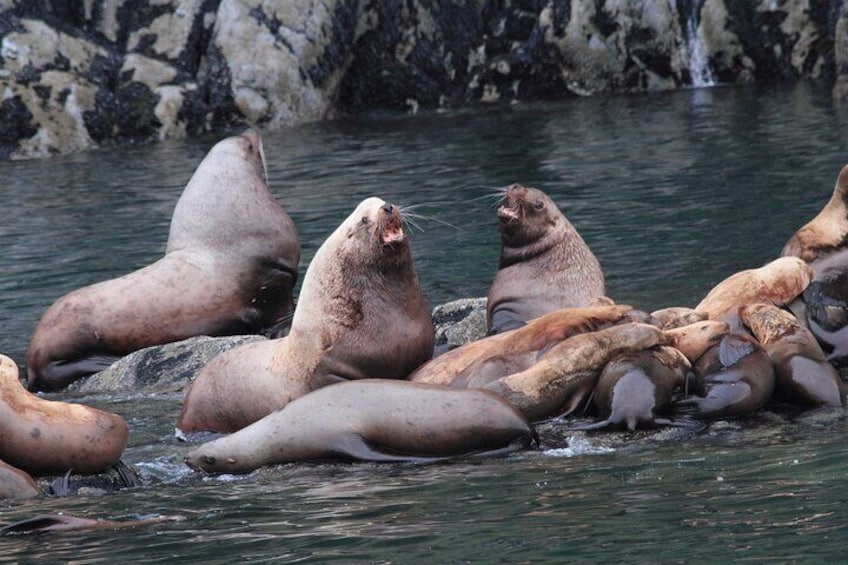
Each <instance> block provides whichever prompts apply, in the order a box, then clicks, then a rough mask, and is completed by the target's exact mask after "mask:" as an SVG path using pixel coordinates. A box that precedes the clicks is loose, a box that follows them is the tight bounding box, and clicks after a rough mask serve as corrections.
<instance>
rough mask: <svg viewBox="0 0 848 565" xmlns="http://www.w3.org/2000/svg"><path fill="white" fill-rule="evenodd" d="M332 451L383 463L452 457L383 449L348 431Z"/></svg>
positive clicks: (348, 457) (430, 460) (356, 458)
mask: <svg viewBox="0 0 848 565" xmlns="http://www.w3.org/2000/svg"><path fill="white" fill-rule="evenodd" d="M332 452H333V454H334V455H337V456H338V457H339V458H341V459H353V460H356V461H377V462H381V463H393V462H394V463H397V462H410V463H430V462H435V461H444V460H447V459H451V457H447V456H444V455H436V456H427V455H411V454H404V453H398V452H396V451H392V450H386V449H381V448H380V447H378V446H375V445H372V444H370V443H368V441H366V439H365V438H364V437H362V436H361V435H359V434H357V433H353V432H351V433H346V434H343V435H341V436H340V437H339V438H338V440H337V441H336V443H335V445H333V448H332Z"/></svg>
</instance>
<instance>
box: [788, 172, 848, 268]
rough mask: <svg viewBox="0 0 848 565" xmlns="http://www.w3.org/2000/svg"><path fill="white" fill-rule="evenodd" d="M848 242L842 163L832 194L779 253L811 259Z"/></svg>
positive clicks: (847, 185) (846, 176)
mask: <svg viewBox="0 0 848 565" xmlns="http://www.w3.org/2000/svg"><path fill="white" fill-rule="evenodd" d="M846 245H848V165H846V166H844V167H842V170H841V171H839V176H838V177H837V178H836V185H835V186H834V187H833V194H832V195H831V197H830V200H828V202H827V204H825V205H824V207H823V208H822V209H821V211H820V212H819V213H818V214H817V215H816V217H815V218H813V219H812V220H810V221H809V222H807V223H806V224H804V225H803V226H802V227H801V228H800V229H799V230H798V231H797V232H795V234H794V235H793V236H792V237H790V238H789V240H788V241H787V242H786V244H785V245H784V246H783V251H782V252H781V255H782V256H784V257H785V256H793V257H800V258H801V259H802V260H804V261H806V262H807V263H812V262H813V261H816V260H817V259H820V258H822V257H823V256H825V255H829V254H831V253H833V252H834V251H837V250H840V249H843V248H845V247H846Z"/></svg>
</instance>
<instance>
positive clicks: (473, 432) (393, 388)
mask: <svg viewBox="0 0 848 565" xmlns="http://www.w3.org/2000/svg"><path fill="white" fill-rule="evenodd" d="M534 437H535V432H534V431H533V428H532V427H531V426H530V424H529V423H528V422H527V420H526V419H525V418H524V417H523V416H522V415H521V414H520V413H519V412H518V411H517V410H515V408H513V407H512V406H510V405H509V404H508V403H506V402H504V401H503V400H502V399H500V398H498V397H497V396H496V395H494V394H492V393H490V392H486V391H482V390H450V389H446V388H444V387H440V386H436V385H425V384H417V383H410V382H405V381H391V380H385V379H364V380H359V381H348V382H344V383H337V384H334V385H332V386H327V387H324V388H322V389H320V390H316V391H313V392H310V393H309V394H307V395H305V396H302V397H301V398H298V399H296V400H294V401H292V402H291V403H289V404H288V405H286V407H285V408H283V409H282V410H278V411H276V412H274V413H272V414H270V415H268V416H266V417H265V418H262V419H261V420H259V421H258V422H255V423H253V424H251V425H250V426H248V427H246V428H243V429H241V430H240V431H238V432H235V433H233V434H230V435H228V436H226V437H223V438H220V439H216V440H214V441H211V442H209V443H206V444H203V445H201V446H200V447H198V448H197V449H196V450H194V451H192V452H191V453H189V454H188V456H187V457H186V464H188V466H189V467H191V468H192V469H195V470H197V471H201V472H204V473H209V474H220V473H249V472H250V471H252V470H254V469H256V468H258V467H262V466H265V465H274V464H278V463H286V462H291V461H309V460H338V459H342V460H365V461H426V460H438V459H445V458H449V457H457V456H462V455H469V454H478V453H484V454H485V453H487V452H488V453H490V454H494V453H505V452H508V451H511V450H515V449H520V448H525V447H527V446H528V445H529V444H530V443H531V441H532V440H533V439H534Z"/></svg>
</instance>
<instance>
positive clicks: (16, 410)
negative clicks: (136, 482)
mask: <svg viewBox="0 0 848 565" xmlns="http://www.w3.org/2000/svg"><path fill="white" fill-rule="evenodd" d="M128 434H129V428H128V427H127V423H126V422H125V421H124V419H123V418H121V417H120V416H118V415H116V414H111V413H109V412H104V411H102V410H97V409H95V408H89V407H88V406H83V405H81V404H71V403H68V402H55V401H51V400H44V399H42V398H39V397H37V396H35V395H33V394H31V393H29V392H27V390H26V389H25V388H24V387H23V386H22V385H21V382H20V380H18V367H17V365H15V362H14V361H12V360H11V359H9V358H8V357H6V356H5V355H0V459H2V460H3V461H6V462H7V463H9V464H10V465H13V466H15V467H18V468H20V469H22V470H24V471H26V472H27V473H30V474H32V475H51V474H61V473H65V472H66V471H68V470H71V469H72V470H73V471H74V472H75V473H81V474H94V473H99V472H102V471H105V470H106V469H108V468H109V467H111V466H112V465H115V464H116V463H117V462H118V460H119V459H120V457H121V454H122V453H123V451H124V447H126V445H127V436H128Z"/></svg>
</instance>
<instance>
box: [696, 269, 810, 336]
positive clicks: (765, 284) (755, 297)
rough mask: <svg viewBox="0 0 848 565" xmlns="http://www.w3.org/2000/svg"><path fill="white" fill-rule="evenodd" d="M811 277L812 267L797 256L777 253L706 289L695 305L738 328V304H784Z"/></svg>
mask: <svg viewBox="0 0 848 565" xmlns="http://www.w3.org/2000/svg"><path fill="white" fill-rule="evenodd" d="M812 278H813V270H812V269H811V268H810V266H809V265H807V264H806V263H805V262H804V261H802V260H801V259H798V258H797V257H781V258H779V259H775V260H774V261H772V262H771V263H768V264H766V265H764V266H762V267H760V268H758V269H747V270H744V271H739V272H738V273H735V274H733V275H731V276H729V277H727V278H726V279H724V280H723V281H721V282H720V283H718V284H717V285H716V286H715V287H713V289H712V290H711V291H710V292H709V293H707V296H706V297H704V299H703V300H701V302H700V303H699V304H698V305H697V306H696V307H695V310H697V311H698V312H703V313H705V314H706V315H707V316H708V318H709V319H710V320H720V321H723V322H727V323H728V324H730V326H731V329H734V330H736V329H739V324H740V323H739V314H738V312H739V307H740V306H744V305H745V304H751V303H754V302H768V303H770V304H774V305H775V306H784V305H786V304H789V303H790V302H792V301H793V300H795V298H797V297H798V296H799V295H800V294H801V293H802V292H804V289H805V288H807V285H809V284H810V281H811V280H812Z"/></svg>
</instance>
